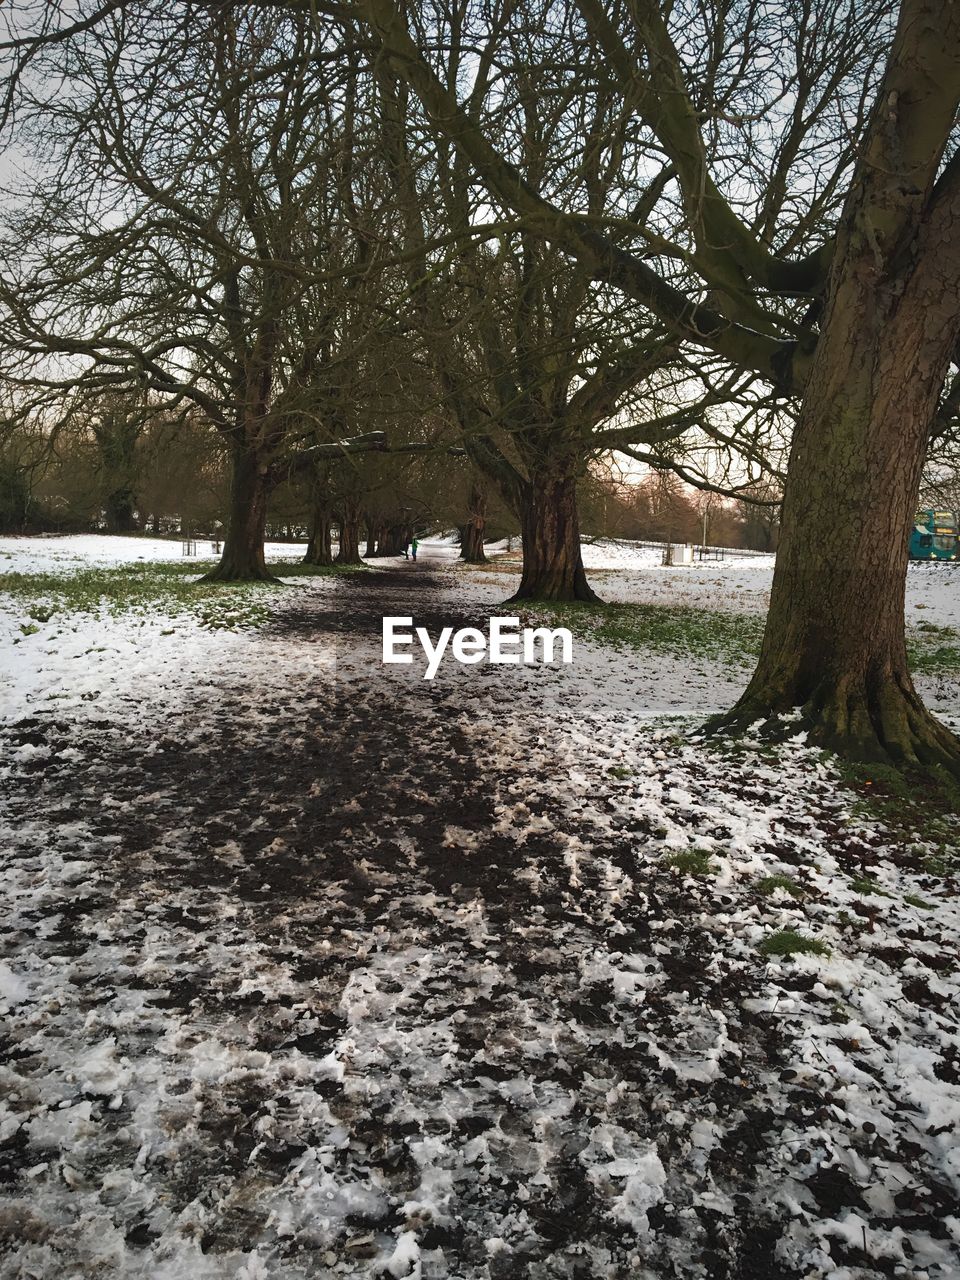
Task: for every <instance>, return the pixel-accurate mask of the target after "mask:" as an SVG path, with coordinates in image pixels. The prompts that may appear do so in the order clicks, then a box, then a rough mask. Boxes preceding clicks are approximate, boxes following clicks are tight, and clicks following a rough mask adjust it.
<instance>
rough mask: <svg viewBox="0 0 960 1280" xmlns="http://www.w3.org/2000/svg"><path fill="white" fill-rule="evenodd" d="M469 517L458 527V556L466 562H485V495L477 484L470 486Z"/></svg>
mask: <svg viewBox="0 0 960 1280" xmlns="http://www.w3.org/2000/svg"><path fill="white" fill-rule="evenodd" d="M469 503H470V518H469V519H468V521H467V523H466V524H465V525H462V526H461V528H460V558H461V560H465V561H466V563H467V564H486V563H487V557H486V553H485V552H484V549H483V535H484V532H485V531H486V527H487V495H486V494H485V493H484V491H483V489H482V488H481V487H480V485H479V484H477V483H474V484H472V485H471V486H470V498H469Z"/></svg>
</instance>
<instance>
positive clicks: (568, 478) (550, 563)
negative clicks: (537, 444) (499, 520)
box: [510, 468, 598, 603]
mask: <svg viewBox="0 0 960 1280" xmlns="http://www.w3.org/2000/svg"><path fill="white" fill-rule="evenodd" d="M519 507H520V510H519V515H520V529H521V534H522V537H523V575H522V577H521V579H520V586H519V587H518V588H517V591H516V593H515V594H514V595H513V596H511V597H510V598H511V600H582V601H586V602H589V603H596V602H597V599H598V597H597V596H596V595H595V594H594V592H593V591H592V589H591V587H590V585H589V583H588V582H587V575H586V574H585V573H584V570H583V559H582V557H581V555H580V523H579V520H578V518H577V478H576V473H575V471H574V470H573V469H572V468H559V469H558V468H553V469H549V470H548V469H546V468H545V469H544V470H543V471H542V472H539V473H536V474H534V475H533V476H532V477H531V480H530V481H529V482H527V481H524V482H523V484H522V485H521V487H520V495H519Z"/></svg>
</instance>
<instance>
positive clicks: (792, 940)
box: [758, 929, 830, 956]
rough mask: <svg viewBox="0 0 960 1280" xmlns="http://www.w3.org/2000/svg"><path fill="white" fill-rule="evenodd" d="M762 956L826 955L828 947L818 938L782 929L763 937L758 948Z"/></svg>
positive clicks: (828, 950)
mask: <svg viewBox="0 0 960 1280" xmlns="http://www.w3.org/2000/svg"><path fill="white" fill-rule="evenodd" d="M758 950H759V952H760V954H761V955H763V956H797V955H815V956H828V955H829V954H830V948H829V947H828V946H827V945H826V943H824V942H821V941H820V940H819V939H818V938H808V937H805V936H804V935H803V934H802V933H795V932H794V931H793V930H792V929H782V930H781V931H780V932H779V933H771V935H770V937H769V938H764V940H763V941H762V942H761V943H760V946H759V948H758Z"/></svg>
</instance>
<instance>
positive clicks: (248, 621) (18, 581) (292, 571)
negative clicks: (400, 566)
mask: <svg viewBox="0 0 960 1280" xmlns="http://www.w3.org/2000/svg"><path fill="white" fill-rule="evenodd" d="M215 563H216V561H214V560H200V561H197V560H190V561H188V562H185V563H179V562H175V563H168V562H163V561H156V562H148V561H144V562H140V563H137V564H129V565H121V566H119V567H118V568H111V569H96V568H78V569H73V570H70V569H64V570H62V571H60V572H45V573H0V593H2V594H4V595H6V596H8V597H10V598H12V599H13V600H14V601H15V602H16V603H17V604H18V605H19V606H20V607H21V608H22V609H23V611H24V614H25V615H26V617H25V619H24V620H23V621H22V622H21V623H20V624H19V627H20V632H21V636H22V637H23V638H24V639H26V638H28V637H30V636H32V635H36V634H38V633H39V632H40V631H41V629H42V627H41V625H40V624H48V623H53V624H57V623H60V622H65V621H66V620H67V619H68V617H69V616H70V615H73V614H83V613H90V614H92V613H107V614H112V615H119V614H130V613H132V614H141V615H147V614H151V613H166V614H170V615H174V616H176V615H184V616H193V617H195V618H197V619H198V620H199V622H200V625H201V626H204V627H208V628H211V629H216V630H236V629H237V628H238V627H257V626H262V625H263V624H264V623H265V622H266V621H267V619H268V618H269V617H270V605H271V603H272V601H273V600H274V599H275V598H276V597H275V595H274V593H275V592H276V591H277V590H278V588H277V587H276V586H275V585H273V584H271V583H263V582H243V583H216V582H197V581H196V580H195V579H196V577H197V575H198V574H203V573H206V572H207V570H208V569H212V568H213V566H214V564H215ZM270 568H271V569H272V570H273V571H274V572H275V573H276V574H277V575H278V576H281V577H297V578H304V577H311V578H312V577H327V576H330V575H333V574H340V573H350V572H355V571H356V570H355V569H354V567H353V566H349V567H340V566H338V565H333V566H330V567H322V568H321V567H318V566H316V565H305V564H300V563H286V562H282V563H278V564H272V565H271V566H270ZM280 590H282V588H280Z"/></svg>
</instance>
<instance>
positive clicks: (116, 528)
mask: <svg viewBox="0 0 960 1280" xmlns="http://www.w3.org/2000/svg"><path fill="white" fill-rule="evenodd" d="M104 511H105V513H106V517H107V532H108V533H135V532H136V530H137V528H138V527H139V526H138V523H137V517H136V496H135V495H134V493H133V490H132V489H127V488H120V489H114V490H112V491H111V492H110V493H108V494H107V497H106V501H105V503H104Z"/></svg>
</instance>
